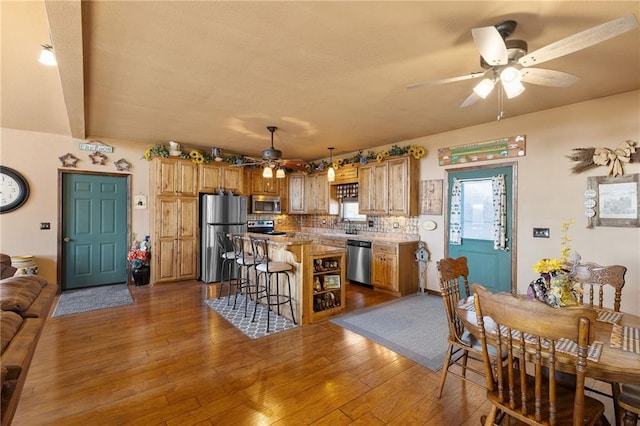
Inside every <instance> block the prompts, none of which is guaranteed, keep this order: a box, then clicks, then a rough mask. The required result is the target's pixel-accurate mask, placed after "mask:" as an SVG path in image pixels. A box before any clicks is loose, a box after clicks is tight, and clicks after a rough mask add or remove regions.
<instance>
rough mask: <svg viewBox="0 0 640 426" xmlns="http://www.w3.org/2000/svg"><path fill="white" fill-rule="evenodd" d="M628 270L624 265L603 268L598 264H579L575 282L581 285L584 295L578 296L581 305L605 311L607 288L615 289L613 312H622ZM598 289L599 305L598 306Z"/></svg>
mask: <svg viewBox="0 0 640 426" xmlns="http://www.w3.org/2000/svg"><path fill="white" fill-rule="evenodd" d="M626 273H627V268H626V267H624V266H622V265H611V266H601V265H598V264H597V263H579V264H577V265H576V266H575V278H574V279H575V281H576V282H578V283H580V287H581V288H582V294H580V295H579V296H578V301H579V302H580V304H585V305H589V306H591V307H593V308H597V309H603V307H604V306H603V304H604V298H605V287H611V288H612V289H613V298H614V299H613V310H614V311H615V312H620V302H621V300H622V287H624V275H625V274H626ZM596 288H597V305H596Z"/></svg>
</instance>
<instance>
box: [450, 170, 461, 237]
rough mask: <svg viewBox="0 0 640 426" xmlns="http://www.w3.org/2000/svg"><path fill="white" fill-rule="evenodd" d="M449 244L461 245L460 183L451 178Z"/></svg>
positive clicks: (458, 180)
mask: <svg viewBox="0 0 640 426" xmlns="http://www.w3.org/2000/svg"><path fill="white" fill-rule="evenodd" d="M449 243H451V244H453V245H456V246H459V245H461V244H462V181H460V179H456V178H453V186H452V188H451V213H450V215H449Z"/></svg>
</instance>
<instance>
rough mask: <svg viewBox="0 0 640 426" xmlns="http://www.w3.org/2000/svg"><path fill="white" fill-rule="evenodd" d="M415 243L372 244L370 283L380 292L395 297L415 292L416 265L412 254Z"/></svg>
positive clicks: (416, 288)
mask: <svg viewBox="0 0 640 426" xmlns="http://www.w3.org/2000/svg"><path fill="white" fill-rule="evenodd" d="M417 248H418V243H417V242H407V243H381V242H374V243H373V247H372V258H371V262H372V264H371V282H372V284H373V286H374V287H375V288H377V289H380V290H386V291H389V292H392V293H394V294H395V295H397V296H405V295H407V294H410V293H413V292H417V291H418V287H419V282H418V265H417V262H416V261H415V259H414V253H415V251H416V249H417Z"/></svg>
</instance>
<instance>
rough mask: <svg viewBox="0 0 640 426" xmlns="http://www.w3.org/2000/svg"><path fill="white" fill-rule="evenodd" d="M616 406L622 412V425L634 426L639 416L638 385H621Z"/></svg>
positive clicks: (639, 387) (639, 392) (639, 385)
mask: <svg viewBox="0 0 640 426" xmlns="http://www.w3.org/2000/svg"><path fill="white" fill-rule="evenodd" d="M618 406H619V407H620V408H621V409H622V410H623V411H624V416H623V423H622V424H623V425H624V426H635V425H636V424H638V416H640V384H626V383H625V384H623V385H622V392H620V395H619V396H618Z"/></svg>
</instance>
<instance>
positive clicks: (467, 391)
mask: <svg viewBox="0 0 640 426" xmlns="http://www.w3.org/2000/svg"><path fill="white" fill-rule="evenodd" d="M214 290H215V286H212V285H204V284H202V283H199V282H195V281H194V282H188V283H180V284H166V285H157V286H154V287H150V286H143V287H131V293H132V295H133V298H134V299H135V304H133V305H129V306H124V307H120V308H112V309H107V310H102V311H93V312H87V313H82V314H76V315H70V316H64V317H59V318H49V319H48V320H47V323H46V325H45V328H44V331H43V335H42V337H41V339H40V343H39V345H38V349H37V352H36V354H35V357H34V359H33V363H32V365H31V369H30V371H29V375H28V378H27V382H26V385H25V388H24V391H23V395H22V398H21V401H20V405H19V407H18V411H17V413H16V416H15V418H14V425H29V426H33V425H89V424H90V425H114V424H136V425H226V424H241V425H272V424H275V425H307V424H313V425H324V424H326V425H347V424H354V425H384V424H396V425H407V424H424V425H474V426H477V425H478V424H479V419H480V415H481V414H483V413H485V412H486V411H487V410H488V405H487V403H486V401H485V396H484V390H483V389H481V388H480V387H477V386H474V385H470V384H463V383H462V381H461V380H459V379H458V378H456V377H453V376H452V377H450V378H449V379H448V380H447V385H446V387H445V391H444V395H443V398H442V399H441V400H438V399H437V398H436V397H435V395H436V392H437V387H438V379H439V374H438V373H434V372H432V371H430V370H428V369H427V368H425V367H423V366H422V365H420V364H416V363H415V362H413V361H411V360H409V359H407V358H404V357H403V356H400V355H398V354H396V353H395V352H393V351H391V350H389V349H386V348H385V347H383V346H380V345H378V344H376V343H374V342H372V341H370V340H368V339H366V338H364V337H361V336H359V335H357V334H355V333H352V332H350V331H347V330H345V329H343V328H342V327H340V326H337V325H335V324H333V323H331V322H329V321H324V322H321V323H316V324H312V325H306V326H303V327H297V328H295V329H293V330H289V331H286V332H282V333H277V334H274V335H271V336H268V337H264V338H261V339H258V340H251V339H249V338H247V337H246V336H245V335H244V334H242V333H241V332H240V331H238V330H236V329H235V328H234V327H233V326H232V325H230V324H229V323H228V322H227V321H225V320H224V319H223V318H222V317H220V316H219V315H218V314H216V313H215V312H214V311H213V310H212V309H210V308H208V307H207V306H206V305H205V304H204V303H203V300H204V299H206V298H208V297H210V296H211V295H212V294H213V291H214ZM347 294H348V303H347V306H348V310H355V309H360V308H362V307H366V306H371V305H373V304H377V303H380V302H384V301H386V300H388V299H389V297H388V296H386V295H384V294H383V293H380V292H374V291H372V290H369V289H366V288H362V287H358V286H352V285H348V291H347ZM54 304H55V302H54Z"/></svg>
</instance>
